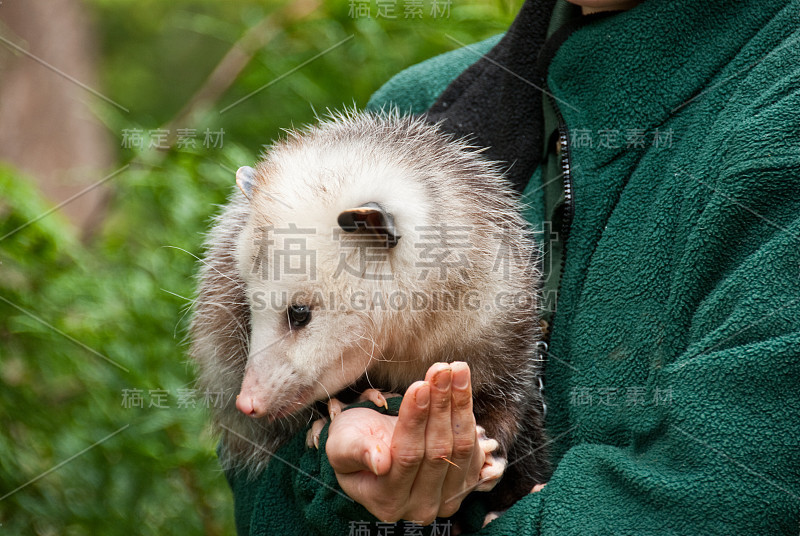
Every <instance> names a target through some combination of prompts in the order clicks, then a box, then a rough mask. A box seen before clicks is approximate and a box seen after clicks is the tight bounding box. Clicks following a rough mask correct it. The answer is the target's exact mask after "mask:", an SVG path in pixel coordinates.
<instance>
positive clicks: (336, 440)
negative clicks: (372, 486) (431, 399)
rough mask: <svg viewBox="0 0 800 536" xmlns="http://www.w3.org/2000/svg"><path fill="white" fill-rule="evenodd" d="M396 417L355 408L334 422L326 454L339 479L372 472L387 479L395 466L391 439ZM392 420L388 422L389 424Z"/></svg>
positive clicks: (326, 446) (329, 430) (330, 430)
mask: <svg viewBox="0 0 800 536" xmlns="http://www.w3.org/2000/svg"><path fill="white" fill-rule="evenodd" d="M395 418H396V417H391V416H388V415H381V414H380V413H377V412H376V411H373V410H371V409H367V408H353V409H350V410H348V411H345V412H343V413H342V414H340V415H339V416H338V417H337V418H336V419H335V420H334V421H332V422H331V425H330V428H329V429H328V441H327V443H326V444H325V453H326V454H327V455H328V461H329V462H330V464H331V467H332V468H333V470H334V471H335V472H336V473H337V474H338V475H344V474H350V473H358V472H360V471H369V472H370V473H373V474H375V475H384V474H386V473H388V472H389V470H390V468H391V466H392V459H391V455H390V447H389V444H388V441H387V439H386V438H387V437H390V436H391V428H392V426H393V423H391V422H389V421H388V420H393V419H395ZM387 419H388V420H387Z"/></svg>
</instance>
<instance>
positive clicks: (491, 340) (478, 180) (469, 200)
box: [191, 112, 547, 502]
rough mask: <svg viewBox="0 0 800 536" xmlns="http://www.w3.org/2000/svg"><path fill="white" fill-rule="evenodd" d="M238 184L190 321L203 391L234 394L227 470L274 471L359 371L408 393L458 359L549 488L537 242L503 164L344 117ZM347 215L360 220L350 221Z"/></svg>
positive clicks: (286, 142)
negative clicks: (286, 446)
mask: <svg viewBox="0 0 800 536" xmlns="http://www.w3.org/2000/svg"><path fill="white" fill-rule="evenodd" d="M238 179H239V180H238V182H239V185H240V188H242V190H243V191H241V192H239V191H237V192H235V193H234V195H233V196H232V197H231V199H230V201H229V203H228V204H227V206H226V207H225V208H224V210H223V212H222V213H221V214H220V215H219V216H217V218H216V220H215V223H214V226H213V228H212V230H211V231H210V233H209V235H208V238H207V241H206V253H205V260H204V261H203V265H202V268H201V270H200V289H199V296H198V298H197V301H196V305H195V312H194V319H193V322H192V327H191V335H192V338H193V344H192V348H191V353H192V356H193V357H194V358H195V359H196V360H197V362H198V363H199V369H200V377H199V384H200V387H201V389H202V390H204V391H208V392H210V393H223V394H224V404H223V405H222V407H215V408H213V412H214V415H213V420H214V423H215V427H216V430H217V431H218V432H219V433H220V434H221V436H222V449H221V459H222V463H223V464H224V465H225V466H226V467H228V468H233V469H240V470H246V471H248V473H249V474H250V476H254V475H256V474H258V473H259V472H260V471H261V470H262V469H263V468H264V467H265V465H266V463H267V462H268V460H269V459H270V455H271V453H273V452H274V451H275V450H276V448H278V447H279V446H280V445H281V444H282V443H283V442H284V441H285V440H286V439H287V438H288V437H290V436H291V435H292V434H295V433H297V432H299V431H300V429H302V428H303V427H304V426H305V425H307V424H308V423H309V422H310V420H311V418H312V409H311V406H312V404H313V403H314V402H315V401H319V400H328V399H329V397H332V396H334V395H335V394H336V393H337V392H339V391H341V390H342V389H345V388H346V387H348V386H352V385H354V384H356V383H357V382H358V381H359V380H360V381H361V384H362V385H368V386H373V387H376V388H379V389H381V390H385V391H394V392H401V393H402V392H403V391H404V390H405V388H407V387H408V386H409V385H410V384H411V383H413V382H414V381H416V380H419V379H422V378H423V377H424V376H425V372H426V370H427V369H428V367H429V366H430V365H432V364H433V363H435V362H440V361H446V362H449V361H456V360H458V361H466V362H467V363H469V365H470V368H471V371H472V383H473V391H474V401H475V412H476V419H477V422H478V424H479V425H482V426H483V427H484V428H485V429H486V431H487V435H488V436H489V437H491V438H494V439H496V440H498V442H499V444H500V447H501V452H502V455H504V456H505V455H508V458H509V462H510V463H511V465H512V466H513V467H510V469H513V471H515V472H516V474H515V476H514V477H513V478H514V479H516V480H517V481H518V482H517V483H516V484H515V483H514V482H509V486H511V487H513V488H514V489H515V490H516V491H513V493H512V494H516V495H519V494H520V493H521V492H524V491H529V490H530V486H531V485H532V484H533V483H537V482H543V481H545V480H544V475H545V474H546V471H547V463H546V460H545V453H544V449H543V448H542V447H543V446H544V435H543V432H542V420H543V416H542V402H541V399H540V396H539V395H540V393H539V390H538V381H539V377H538V376H539V373H540V371H539V369H538V363H537V351H536V348H537V340H538V339H539V335H540V333H539V324H538V316H537V306H538V299H537V292H538V288H539V273H538V272H537V269H536V262H535V260H536V252H535V248H534V245H533V242H532V240H531V236H530V232H529V230H528V228H527V226H526V224H525V222H524V220H523V219H522V218H521V216H520V213H519V206H518V204H517V201H516V194H514V193H513V192H512V190H511V189H510V187H509V186H508V185H507V183H506V182H505V180H504V179H503V178H502V174H501V173H500V171H499V167H498V166H497V165H496V164H494V163H492V162H489V161H488V160H486V159H484V158H483V157H482V156H481V155H480V151H479V150H476V148H475V147H471V146H470V145H469V144H468V143H467V142H466V141H465V140H462V139H458V140H457V139H454V138H453V136H451V135H449V134H447V133H445V132H443V131H442V129H441V127H440V126H439V125H431V124H429V123H426V122H425V121H424V120H423V119H421V118H415V117H408V116H401V115H400V114H398V113H397V112H390V113H381V114H371V113H357V112H345V113H343V114H338V115H334V116H332V117H331V118H329V119H327V120H323V121H321V122H320V123H319V124H317V125H316V126H310V127H306V128H304V129H302V130H294V131H290V132H288V136H287V137H286V138H285V139H283V140H281V141H278V142H276V143H274V144H273V145H272V146H271V147H269V148H268V150H267V152H266V154H265V155H264V158H263V160H262V161H261V162H259V163H258V165H257V166H256V168H255V170H253V169H251V168H242V169H241V170H240V172H239V177H238ZM365 207H367V208H365ZM370 207H371V208H370ZM354 209H357V210H354ZM343 213H345V214H349V215H351V216H352V215H353V214H355V215H356V216H355V217H356V219H358V218H361V219H360V220H359V222H360V223H359V224H358V225H360V226H361V227H359V228H358V230H356V231H355V232H343V230H342V228H341V227H340V226H339V224H337V221H339V222H340V221H341V220H340V219H339V218H340V215H342V214H343ZM359 214H361V215H362V216H358V215H359ZM345 220H347V218H345ZM351 220H352V218H351ZM354 225H355V224H354ZM354 229H355V227H353V228H350V229H349V230H351V231H353V230H354ZM394 241H396V244H395V243H394ZM293 257H294V258H293ZM304 260H305V263H304V262H303V261H304ZM404 297H405V301H404ZM424 297H427V298H429V299H428V300H424V299H422V298H424ZM434 298H435V299H434ZM392 300H393V301H392ZM414 300H416V303H414ZM423 302H425V303H423ZM434 302H435V303H434ZM403 303H405V307H403ZM448 303H449V304H450V305H449V306H448V305H447V304H448ZM290 306H305V307H308V311H310V315H311V317H310V321H308V323H307V325H301V323H297V322H295V327H293V326H292V325H291V324H292V319H296V318H298V314H299V315H300V317H301V319H302V313H303V311H304V310H303V309H302V308H301V309H297V308H296V307H295V309H292V310H291V311H290V309H289V307H290ZM298 310H299V311H300V313H298V312H297V311H298ZM237 395H238V396H240V397H245V398H244V400H242V401H241V402H240V403H239V406H240V409H242V408H246V410H244V409H243V410H242V411H239V410H237V408H236V404H235V399H236V396H237ZM244 413H250V414H251V415H250V416H248V415H245V414H244ZM254 417H256V418H254ZM258 417H266V418H258ZM515 458H517V459H519V460H517V461H518V462H519V463H514V462H515ZM505 480H509V479H508V478H507V479H505ZM501 484H502V482H501ZM512 484H513V485H512ZM509 486H506V488H507V489H506V491H505V493H506V494H508V493H511V492H509V491H508V490H509V489H511V488H510V487H509ZM526 486H527V488H525V487H526ZM517 488H518V489H517ZM501 502H502V501H501Z"/></svg>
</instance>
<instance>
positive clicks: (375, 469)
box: [369, 453, 378, 476]
mask: <svg viewBox="0 0 800 536" xmlns="http://www.w3.org/2000/svg"><path fill="white" fill-rule="evenodd" d="M369 461H370V465H371V466H372V472H373V473H375V475H376V476H377V475H378V455H377V454H374V453H373V454H372V456H370V457H369Z"/></svg>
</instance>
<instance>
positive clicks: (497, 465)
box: [475, 425, 508, 491]
mask: <svg viewBox="0 0 800 536" xmlns="http://www.w3.org/2000/svg"><path fill="white" fill-rule="evenodd" d="M475 431H476V432H477V434H478V445H479V446H480V447H481V450H483V453H484V454H485V455H486V459H485V460H484V462H483V467H482V468H481V472H480V475H479V478H480V480H478V485H477V486H476V487H475V490H477V491H491V490H492V489H493V488H494V487H495V486H496V485H497V482H498V481H499V480H500V477H501V476H503V473H504V472H505V470H506V465H507V463H508V460H507V459H506V458H505V457H503V456H498V455H496V454H492V453H493V452H495V451H496V450H497V449H498V448H499V447H500V443H498V442H497V440H495V439H490V438H488V437H487V436H486V430H485V429H484V428H483V426H480V425H479V426H476V427H475Z"/></svg>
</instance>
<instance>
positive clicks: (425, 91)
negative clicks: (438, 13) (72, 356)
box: [367, 34, 503, 114]
mask: <svg viewBox="0 0 800 536" xmlns="http://www.w3.org/2000/svg"><path fill="white" fill-rule="evenodd" d="M502 37H503V35H502V34H500V35H495V36H493V37H490V38H489V39H486V40H484V41H480V42H478V43H475V44H472V45H469V46H466V47H462V48H459V49H456V50H451V51H450V52H445V53H444V54H440V55H439V56H434V57H433V58H431V59H429V60H426V61H423V62H422V63H418V64H417V65H414V66H412V67H409V68H408V69H405V70H404V71H401V72H399V73H398V74H396V75H395V76H394V77H392V78H391V79H390V80H389V81H388V82H386V83H385V84H384V85H383V87H381V88H380V89H378V91H376V92H375V93H374V94H373V95H372V98H370V100H369V102H368V103H367V109H368V110H380V109H381V108H387V107H390V106H394V107H396V108H397V109H398V110H399V111H400V112H402V113H410V114H421V113H423V112H424V111H425V110H427V109H428V108H430V107H431V105H432V104H433V103H434V102H436V99H437V98H439V95H440V94H441V93H442V92H443V91H444V90H445V89H446V88H447V86H448V85H450V82H452V81H453V80H455V79H456V78H457V77H458V75H460V74H461V73H462V72H463V71H464V70H465V69H467V67H469V66H470V65H472V64H473V63H475V62H476V61H478V60H479V59H480V57H481V56H482V55H483V54H486V53H487V52H488V51H489V50H491V48H492V47H493V46H495V45H496V44H497V42H498V41H500V39H501V38H502Z"/></svg>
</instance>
